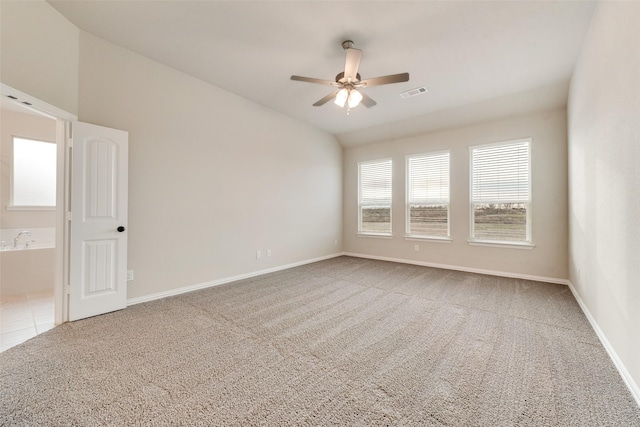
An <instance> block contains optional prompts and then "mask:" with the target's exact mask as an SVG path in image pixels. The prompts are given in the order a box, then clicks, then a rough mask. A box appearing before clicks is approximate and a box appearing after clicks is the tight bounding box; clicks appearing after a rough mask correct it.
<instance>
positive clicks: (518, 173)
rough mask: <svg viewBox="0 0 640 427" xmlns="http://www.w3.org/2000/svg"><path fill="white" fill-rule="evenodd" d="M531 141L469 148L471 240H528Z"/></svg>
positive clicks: (524, 140) (529, 233)
mask: <svg viewBox="0 0 640 427" xmlns="http://www.w3.org/2000/svg"><path fill="white" fill-rule="evenodd" d="M530 143H531V139H522V140H517V141H509V142H503V143H499V144H487V145H481V146H476V147H470V151H471V153H470V154H471V187H472V188H471V239H472V241H473V240H476V241H484V242H498V243H510V242H511V243H518V242H520V243H530V242H531V231H530V230H531V187H530V179H529V175H530V167H529V165H530Z"/></svg>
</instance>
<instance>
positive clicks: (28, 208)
mask: <svg viewBox="0 0 640 427" xmlns="http://www.w3.org/2000/svg"><path fill="white" fill-rule="evenodd" d="M7 210H8V211H55V210H56V207H55V206H11V205H8V206H7Z"/></svg>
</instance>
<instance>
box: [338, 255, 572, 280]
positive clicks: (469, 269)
mask: <svg viewBox="0 0 640 427" xmlns="http://www.w3.org/2000/svg"><path fill="white" fill-rule="evenodd" d="M343 255H346V256H353V257H358V258H369V259H377V260H380V261H391V262H399V263H402V264H412V265H421V266H423V267H434V268H442V269H444V270H456V271H464V272H467V273H478V274H488V275H490V276H499V277H511V278H513V279H525V280H534V281H536V282H546V283H556V284H559V285H568V284H569V280H567V279H558V278H556V277H545V276H534V275H531V274H520V273H510V272H506V271H496V270H484V269H481V268H472V267H463V266H459V265H450V264H438V263H435V262H426V261H414V260H409V259H400V258H390V257H383V256H376V255H365V254H356V253H351V252H343Z"/></svg>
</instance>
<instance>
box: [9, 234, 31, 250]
mask: <svg viewBox="0 0 640 427" xmlns="http://www.w3.org/2000/svg"><path fill="white" fill-rule="evenodd" d="M23 234H24V235H27V236H31V232H30V231H26V230H25V231H21V232H19V233H18V235H17V236H16V237H14V238H13V249H16V248H17V247H18V239H19V238H20V236H22V235H23Z"/></svg>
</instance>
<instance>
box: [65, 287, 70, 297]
mask: <svg viewBox="0 0 640 427" xmlns="http://www.w3.org/2000/svg"><path fill="white" fill-rule="evenodd" d="M64 293H65V295H71V285H66V286H65V287H64Z"/></svg>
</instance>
